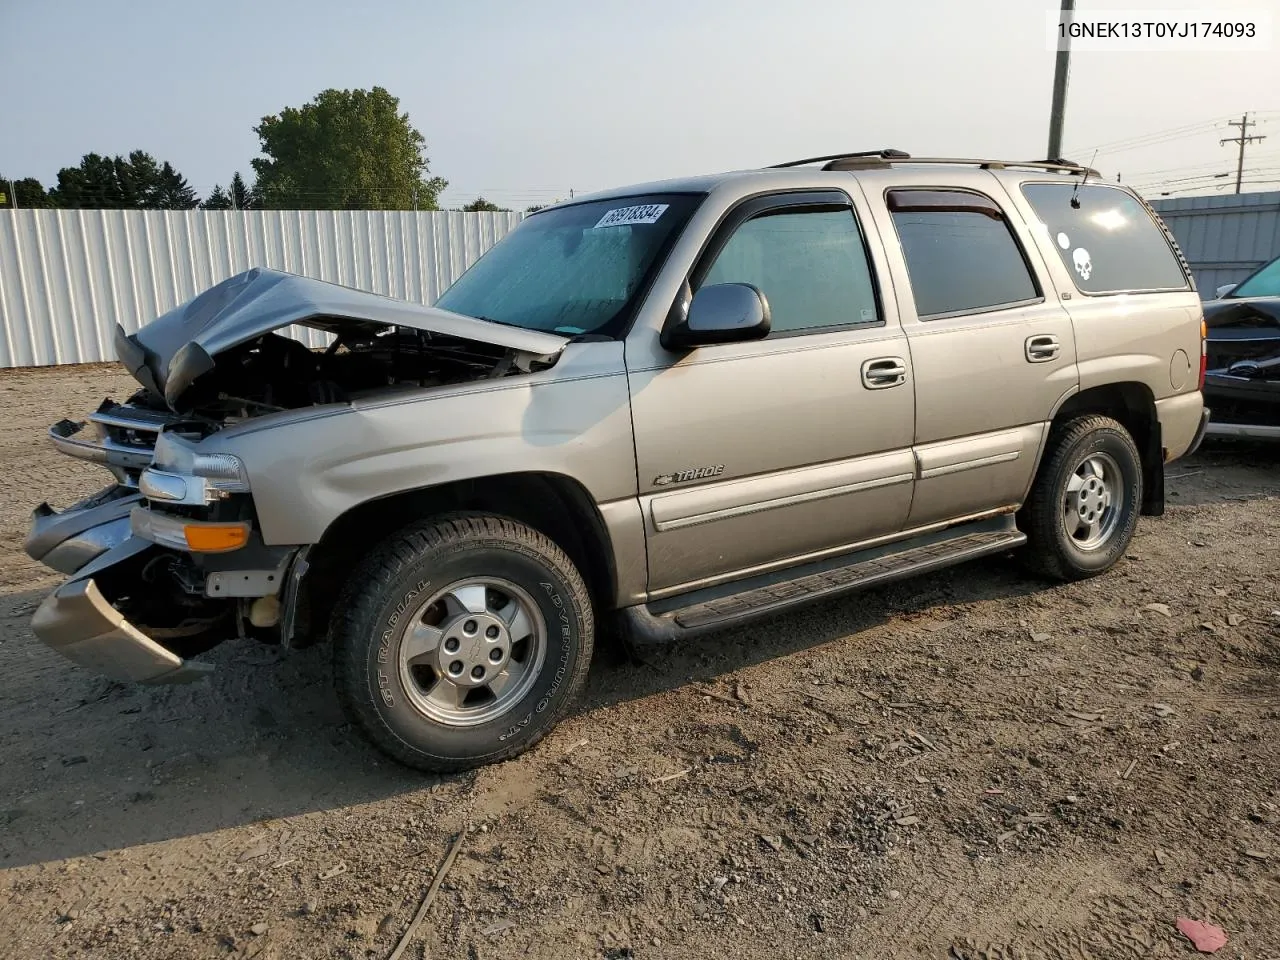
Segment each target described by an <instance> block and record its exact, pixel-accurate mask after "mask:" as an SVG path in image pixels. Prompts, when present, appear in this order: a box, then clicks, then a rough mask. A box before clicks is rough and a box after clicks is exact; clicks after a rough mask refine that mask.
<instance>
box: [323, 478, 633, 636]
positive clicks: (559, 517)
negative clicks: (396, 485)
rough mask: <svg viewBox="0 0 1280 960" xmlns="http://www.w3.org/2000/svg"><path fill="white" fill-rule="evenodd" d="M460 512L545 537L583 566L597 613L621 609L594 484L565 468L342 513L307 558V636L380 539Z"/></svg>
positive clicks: (406, 494) (433, 489)
mask: <svg viewBox="0 0 1280 960" xmlns="http://www.w3.org/2000/svg"><path fill="white" fill-rule="evenodd" d="M456 512H471V513H485V514H492V515H496V516H502V517H507V518H509V519H511V520H516V521H518V522H520V523H523V524H526V525H527V526H529V527H532V528H533V529H535V530H538V531H539V532H541V533H543V534H545V535H546V536H547V537H549V538H550V539H551V540H552V541H554V542H555V543H556V544H557V545H558V546H559V547H560V548H561V549H562V550H564V551H565V553H566V554H568V556H569V559H570V560H572V561H573V563H574V566H576V567H577V568H578V571H579V573H581V575H582V578H583V580H584V581H585V582H586V585H587V589H588V590H589V591H590V593H591V598H592V602H593V604H594V605H595V606H596V608H597V610H600V609H606V608H609V607H611V606H613V601H614V598H615V596H616V588H617V578H618V575H617V565H616V561H615V556H614V551H613V542H612V537H611V536H610V534H609V530H608V527H607V526H606V524H605V521H604V518H603V516H602V515H601V513H600V510H599V508H598V507H597V505H596V503H595V501H594V499H593V498H592V497H591V494H590V493H588V492H587V489H586V488H585V487H584V486H583V485H582V484H581V483H580V482H579V481H577V480H575V479H574V478H572V477H570V476H567V475H565V474H559V473H544V472H520V473H507V474H496V475H492V476H484V477H474V478H469V479H466V480H455V481H451V482H449V483H444V484H440V485H438V486H429V487H419V488H416V489H412V490H403V491H399V492H397V493H394V494H389V495H387V496H384V497H377V498H374V499H371V500H366V501H364V502H363V503H360V504H357V505H356V506H354V507H352V508H350V509H349V510H347V511H346V512H345V513H343V514H341V515H340V516H338V517H337V518H335V519H334V520H333V521H332V522H331V523H330V524H329V526H328V527H327V528H326V529H325V531H324V534H323V535H322V536H321V538H320V540H319V541H318V542H317V543H316V544H315V545H314V546H313V547H312V548H311V550H310V552H309V554H308V557H307V560H308V563H309V565H310V568H309V570H308V571H307V574H306V577H305V579H304V582H303V585H302V593H301V595H300V597H299V603H298V606H299V613H300V615H301V617H302V620H301V622H300V623H299V628H298V631H297V633H298V634H299V636H307V635H311V636H312V639H313V640H315V639H318V636H315V635H316V634H317V633H323V629H324V625H325V624H327V623H329V622H330V620H331V619H332V612H333V604H334V602H335V599H336V596H337V594H338V592H339V588H340V586H341V582H342V578H343V575H344V574H347V573H349V572H350V570H351V569H352V568H353V567H354V566H355V565H356V563H357V562H358V561H359V560H360V558H362V557H364V556H365V555H366V554H367V553H368V552H369V551H370V550H372V549H373V548H374V547H375V546H376V545H377V544H378V543H380V542H381V541H382V540H384V539H386V538H387V537H388V536H390V535H391V534H393V533H395V531H397V530H399V529H401V528H402V527H404V526H406V525H407V524H409V523H411V522H413V521H415V520H420V519H424V518H426V517H431V516H436V515H440V514H445V513H456Z"/></svg>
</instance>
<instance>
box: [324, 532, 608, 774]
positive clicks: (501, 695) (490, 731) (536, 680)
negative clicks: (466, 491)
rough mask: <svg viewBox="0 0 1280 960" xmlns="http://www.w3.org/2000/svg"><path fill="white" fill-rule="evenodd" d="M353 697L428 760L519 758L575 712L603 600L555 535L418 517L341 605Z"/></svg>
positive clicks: (423, 764)
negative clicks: (595, 602)
mask: <svg viewBox="0 0 1280 960" xmlns="http://www.w3.org/2000/svg"><path fill="white" fill-rule="evenodd" d="M338 609H339V611H340V612H339V619H338V620H337V621H336V623H335V627H334V630H335V635H334V640H335V649H334V655H335V676H336V682H337V687H338V691H339V695H340V697H341V699H342V700H343V703H344V705H345V706H346V708H347V710H348V711H349V712H350V714H351V716H352V717H353V719H354V720H355V721H356V722H357V723H358V724H359V725H360V727H361V728H362V729H363V730H364V732H365V733H366V734H368V736H369V737H370V738H371V739H372V740H373V742H374V743H375V744H376V745H377V746H379V747H380V748H382V749H383V750H384V751H386V752H387V753H389V754H390V755H391V756H393V757H395V758H396V759H397V760H400V761H401V762H403V763H406V764H409V765H410V766H414V767H418V768H420V769H424V770H437V771H449V770H461V769H466V768H469V767H474V766H479V765H481V764H485V763H491V762H493V761H496V760H503V759H506V758H508V757H512V756H515V755H516V754H518V753H521V752H523V751H525V750H527V749H528V748H529V747H531V746H533V744H535V743H536V742H537V741H538V740H540V739H541V738H542V737H543V736H544V735H545V734H546V733H547V732H548V731H549V730H550V729H551V728H552V727H553V726H555V724H556V723H557V722H558V721H559V720H560V718H561V717H562V716H563V715H564V714H565V712H566V711H567V710H568V708H569V706H570V705H571V704H572V702H573V700H574V699H575V698H576V696H577V694H578V692H579V690H580V689H581V687H582V685H583V683H584V681H585V679H586V674H587V667H588V665H589V663H590V660H591V648H592V641H593V623H592V615H591V603H590V598H589V596H588V594H587V589H586V586H585V585H584V583H583V581H582V577H581V576H580V575H579V573H578V571H577V570H576V569H575V568H574V566H573V564H572V562H570V560H569V558H568V557H567V556H566V555H565V554H564V552H563V551H562V550H561V549H560V548H559V547H557V546H556V545H555V544H554V543H553V542H552V541H551V540H549V539H548V538H547V537H545V536H543V535H542V534H541V533H539V532H537V531H535V530H532V529H530V528H529V527H526V526H524V525H523V524H520V523H516V522H515V521H512V520H507V519H504V518H499V517H488V516H457V517H451V518H442V519H440V520H437V521H434V522H431V523H427V524H423V525H420V526H417V527H413V528H410V529H407V530H405V531H402V532H401V533H398V534H396V535H395V536H393V537H392V538H390V539H389V540H387V541H386V542H385V543H383V544H382V545H381V546H380V547H379V548H378V549H377V550H375V551H374V553H373V554H372V555H371V556H370V557H369V558H368V559H367V560H366V561H365V562H364V563H363V564H362V565H361V567H360V569H359V570H358V571H357V572H356V574H355V575H354V576H353V578H352V580H351V582H350V584H349V586H348V588H347V591H346V593H345V595H344V597H343V598H342V600H341V601H340V602H339V607H338Z"/></svg>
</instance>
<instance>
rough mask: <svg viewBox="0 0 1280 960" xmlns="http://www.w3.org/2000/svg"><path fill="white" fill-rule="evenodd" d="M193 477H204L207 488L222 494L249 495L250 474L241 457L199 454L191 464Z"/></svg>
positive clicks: (226, 454)
mask: <svg viewBox="0 0 1280 960" xmlns="http://www.w3.org/2000/svg"><path fill="white" fill-rule="evenodd" d="M191 473H192V475H193V476H197V477H203V478H204V480H205V486H206V487H208V488H209V489H211V490H216V491H220V492H222V493H248V492H249V473H248V471H247V470H245V468H244V463H243V462H241V460H240V458H239V457H235V456H232V455H231V454H229V453H197V454H196V455H195V459H194V460H193V461H192V463H191Z"/></svg>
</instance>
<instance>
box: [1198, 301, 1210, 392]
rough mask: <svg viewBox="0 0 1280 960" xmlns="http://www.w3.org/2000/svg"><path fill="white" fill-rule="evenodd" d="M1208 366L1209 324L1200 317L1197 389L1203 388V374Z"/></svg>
mask: <svg viewBox="0 0 1280 960" xmlns="http://www.w3.org/2000/svg"><path fill="white" fill-rule="evenodd" d="M1208 367H1209V325H1208V324H1207V323H1205V322H1204V320H1203V319H1202V320H1201V321H1200V386H1199V387H1197V389H1199V390H1203V389H1204V375H1205V371H1206V370H1207V369H1208Z"/></svg>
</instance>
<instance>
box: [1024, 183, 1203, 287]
mask: <svg viewBox="0 0 1280 960" xmlns="http://www.w3.org/2000/svg"><path fill="white" fill-rule="evenodd" d="M1075 190H1076V187H1074V186H1073V185H1072V184H1069V183H1024V184H1023V185H1022V195H1023V196H1024V197H1026V198H1027V202H1029V203H1030V204H1031V206H1032V209H1034V210H1035V212H1036V216H1037V217H1039V218H1040V221H1041V223H1043V224H1044V229H1047V230H1048V233H1049V239H1050V242H1052V243H1053V246H1054V248H1055V249H1056V250H1057V251H1058V256H1059V257H1061V258H1062V262H1063V264H1064V265H1065V266H1066V268H1067V270H1068V272H1070V274H1071V279H1072V280H1074V281H1075V285H1076V287H1077V288H1078V289H1079V290H1080V292H1081V293H1131V292H1150V291H1158V290H1189V289H1191V285H1190V284H1189V283H1188V282H1187V276H1186V274H1185V273H1184V272H1183V270H1182V265H1181V264H1180V263H1179V262H1178V257H1177V255H1176V254H1175V253H1174V251H1173V247H1171V246H1170V245H1169V241H1168V239H1167V238H1166V237H1165V233H1164V231H1163V230H1162V229H1161V228H1160V226H1159V225H1158V224H1157V223H1156V222H1155V221H1154V220H1152V219H1151V214H1149V213H1148V212H1147V211H1146V209H1145V208H1144V207H1143V206H1142V204H1141V203H1139V202H1138V201H1137V199H1135V198H1134V197H1132V196H1131V195H1130V194H1129V193H1128V192H1126V191H1124V190H1121V189H1119V188H1117V187H1108V186H1105V185H1104V184H1100V183H1099V184H1088V183H1086V184H1084V185H1083V186H1081V187H1079V192H1078V194H1077V196H1076V200H1077V201H1078V204H1079V206H1073V205H1072V203H1071V197H1072V193H1073V192H1074V191H1075Z"/></svg>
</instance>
